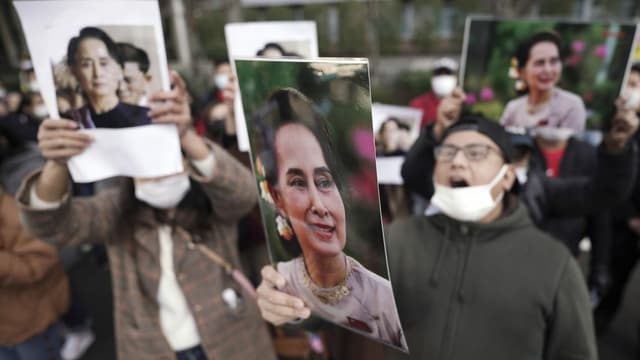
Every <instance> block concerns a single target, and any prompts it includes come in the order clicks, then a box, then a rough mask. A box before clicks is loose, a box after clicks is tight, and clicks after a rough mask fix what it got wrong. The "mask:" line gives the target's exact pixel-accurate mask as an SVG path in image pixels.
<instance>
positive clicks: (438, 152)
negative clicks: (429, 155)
mask: <svg viewBox="0 0 640 360" xmlns="http://www.w3.org/2000/svg"><path fill="white" fill-rule="evenodd" d="M460 150H462V153H463V154H464V156H465V157H466V158H467V160H469V161H482V160H484V159H486V158H487V156H488V155H489V152H491V151H495V152H496V153H498V154H500V150H498V149H496V148H494V147H493V146H491V145H487V144H468V145H465V146H463V147H460V146H455V145H451V144H442V145H439V146H437V147H436V148H435V151H434V154H435V157H436V160H438V161H452V160H453V159H454V158H455V157H456V154H457V153H458V151H460Z"/></svg>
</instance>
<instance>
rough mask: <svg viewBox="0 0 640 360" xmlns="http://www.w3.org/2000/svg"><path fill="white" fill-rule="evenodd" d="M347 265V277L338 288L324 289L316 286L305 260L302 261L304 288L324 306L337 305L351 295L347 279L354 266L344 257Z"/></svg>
mask: <svg viewBox="0 0 640 360" xmlns="http://www.w3.org/2000/svg"><path fill="white" fill-rule="evenodd" d="M344 259H345V260H344V263H345V276H344V279H342V280H341V281H340V282H339V283H338V284H337V285H336V286H333V287H330V288H323V287H319V286H318V285H316V284H315V283H314V282H313V280H312V279H311V276H310V275H309V272H308V271H307V265H306V264H305V263H304V259H303V261H302V264H303V266H302V276H303V277H302V283H303V284H304V286H305V287H306V288H307V289H309V290H310V291H311V293H312V294H313V295H314V296H315V297H316V298H318V299H319V300H320V301H321V302H322V303H323V304H327V305H336V304H338V303H339V302H340V301H341V300H342V299H343V298H345V297H346V296H349V295H350V294H351V289H349V287H348V286H347V279H349V276H351V273H352V272H353V271H352V270H353V264H352V263H351V260H350V259H347V256H346V255H345V256H344Z"/></svg>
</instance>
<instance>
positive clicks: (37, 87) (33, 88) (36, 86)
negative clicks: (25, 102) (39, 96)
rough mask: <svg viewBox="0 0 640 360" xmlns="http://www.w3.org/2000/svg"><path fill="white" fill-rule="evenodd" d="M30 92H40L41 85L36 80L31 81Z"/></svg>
mask: <svg viewBox="0 0 640 360" xmlns="http://www.w3.org/2000/svg"><path fill="white" fill-rule="evenodd" d="M29 91H33V92H39V91H40V85H39V84H38V82H37V81H36V80H31V81H29Z"/></svg>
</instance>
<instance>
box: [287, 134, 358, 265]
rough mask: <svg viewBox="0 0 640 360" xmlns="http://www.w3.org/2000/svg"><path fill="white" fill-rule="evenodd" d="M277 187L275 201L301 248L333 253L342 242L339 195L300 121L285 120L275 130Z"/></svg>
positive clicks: (319, 151)
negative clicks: (295, 122) (288, 222)
mask: <svg viewBox="0 0 640 360" xmlns="http://www.w3.org/2000/svg"><path fill="white" fill-rule="evenodd" d="M275 147H276V158H277V164H278V169H277V171H278V174H277V175H278V187H277V190H276V197H275V198H276V204H277V206H278V208H279V210H280V211H281V212H283V213H284V215H285V216H287V217H288V218H289V220H290V222H291V225H292V227H293V231H294V232H295V234H296V237H297V238H298V241H299V243H300V247H301V248H302V252H303V253H304V254H306V255H307V256H308V254H314V255H316V256H317V255H320V256H336V255H338V254H340V253H341V252H342V249H343V248H344V246H345V243H346V224H345V210H344V204H343V202H342V197H341V196H340V192H339V191H338V188H337V186H336V183H335V181H334V178H333V175H332V173H331V170H330V169H329V167H328V165H327V162H326V161H325V159H324V155H323V153H322V148H321V147H320V144H319V143H318V140H317V139H316V137H315V136H314V135H313V133H312V132H311V131H310V130H309V129H308V128H306V127H305V126H304V125H301V124H287V125H285V126H283V127H281V128H280V129H278V131H277V132H276V137H275Z"/></svg>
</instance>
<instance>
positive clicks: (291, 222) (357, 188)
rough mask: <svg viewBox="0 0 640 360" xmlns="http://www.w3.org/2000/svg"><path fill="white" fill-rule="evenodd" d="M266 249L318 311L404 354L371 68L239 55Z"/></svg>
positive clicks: (293, 290)
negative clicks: (383, 209)
mask: <svg viewBox="0 0 640 360" xmlns="http://www.w3.org/2000/svg"><path fill="white" fill-rule="evenodd" d="M236 69H237V71H238V73H237V75H238V81H239V84H240V92H241V94H242V100H243V105H244V112H245V118H246V119H247V128H248V129H249V139H250V145H251V154H252V161H253V169H254V172H255V176H256V182H257V184H256V185H257V186H258V189H259V192H260V209H261V212H262V217H263V223H264V225H265V232H266V234H267V239H268V245H269V251H270V255H271V259H272V261H273V263H274V266H275V268H276V269H277V271H278V272H280V273H281V274H282V275H283V276H284V277H285V279H286V280H287V285H286V288H285V291H287V292H289V293H290V294H292V295H294V296H297V297H299V298H301V299H302V300H303V301H304V302H305V304H306V305H307V306H308V307H309V308H310V309H311V311H312V314H314V315H316V316H319V317H322V318H324V319H325V320H328V321H331V322H333V323H335V324H338V325H340V326H343V327H345V328H347V329H349V330H352V331H355V332H357V333H360V334H362V335H365V336H367V337H370V338H372V339H374V340H376V341H380V342H383V343H384V344H387V345H389V346H393V347H396V348H398V349H400V350H403V351H407V345H406V341H405V338H404V335H403V331H402V327H401V325H400V320H399V318H398V313H397V309H396V306H395V300H394V297H393V291H392V287H391V281H390V279H389V272H388V266H387V258H386V250H385V244H384V238H383V232H382V223H381V216H380V207H379V197H378V191H377V186H378V184H377V181H376V167H375V148H374V146H375V145H374V133H373V128H372V118H371V100H370V99H371V97H370V86H369V84H370V82H369V73H368V63H367V62H366V61H363V60H340V59H335V60H319V59H316V60H294V59H246V60H243V59H237V60H236Z"/></svg>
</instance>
